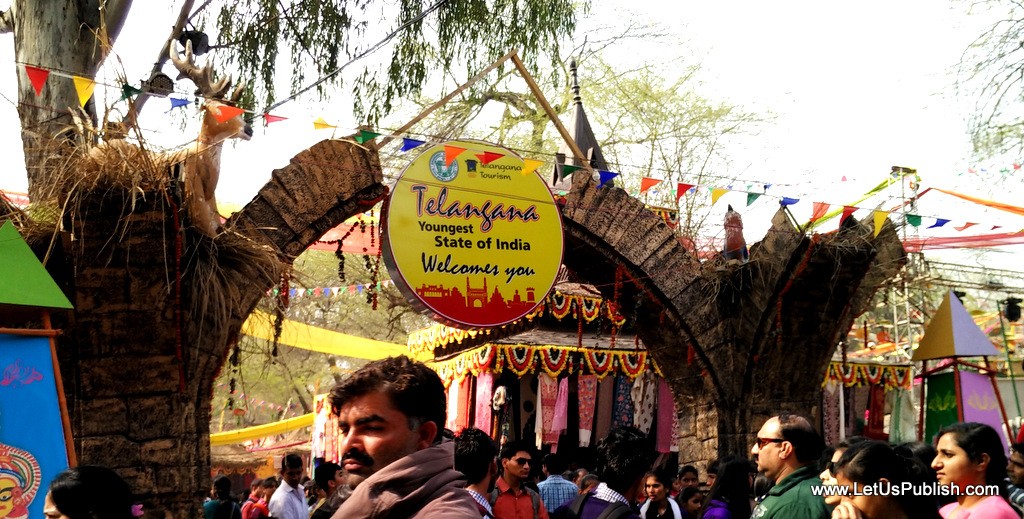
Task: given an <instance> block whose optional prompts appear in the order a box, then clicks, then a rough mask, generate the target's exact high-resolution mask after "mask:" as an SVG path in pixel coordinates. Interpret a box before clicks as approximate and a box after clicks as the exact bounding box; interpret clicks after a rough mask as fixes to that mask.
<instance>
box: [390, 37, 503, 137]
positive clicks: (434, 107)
mask: <svg viewBox="0 0 1024 519" xmlns="http://www.w3.org/2000/svg"><path fill="white" fill-rule="evenodd" d="M515 53H516V51H515V49H512V50H511V51H509V53H508V54H505V55H504V56H502V57H500V58H498V61H495V62H494V63H491V64H490V65H489V66H488V67H487V68H485V69H483V70H481V71H480V73H479V74H477V75H475V76H473V77H471V78H469V80H468V81H466V82H465V83H463V84H462V85H461V86H459V88H456V89H455V90H453V91H452V93H450V94H448V95H446V96H444V97H442V98H441V99H440V100H438V101H437V102H436V103H434V104H432V105H430V106H428V107H426V108H424V109H423V111H422V112H420V113H419V115H417V116H416V117H413V118H412V119H410V120H409V122H407V123H405V125H403V126H402V127H401V128H399V129H397V130H395V132H394V133H392V134H391V135H388V136H387V137H385V138H383V139H381V141H380V146H379V147H380V148H383V147H384V146H386V145H387V144H388V143H390V142H391V141H392V140H394V139H395V136H397V135H401V134H403V133H405V132H407V131H409V128H412V127H413V126H414V125H415V124H416V123H418V122H420V121H422V120H423V119H424V118H425V117H426V116H428V115H430V114H431V113H432V112H433V111H434V110H437V109H438V108H440V107H442V106H444V105H445V104H447V103H448V101H451V100H452V99H453V98H454V97H455V96H457V95H459V94H461V93H462V92H464V91H465V90H466V89H467V88H469V87H471V86H473V85H474V84H475V83H476V82H477V81H480V80H481V79H483V77H484V76H486V75H487V74H489V73H490V72H491V71H492V70H494V69H496V68H498V67H499V66H501V64H502V63H505V62H506V61H508V60H509V58H512V57H513V56H514V55H515Z"/></svg>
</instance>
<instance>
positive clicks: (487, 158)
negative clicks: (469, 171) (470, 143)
mask: <svg viewBox="0 0 1024 519" xmlns="http://www.w3.org/2000/svg"><path fill="white" fill-rule="evenodd" d="M504 156H505V155H504V154H501V153H495V152H493V151H485V152H483V153H477V154H476V158H477V159H478V160H479V161H480V163H481V164H483V165H485V166H486V165H488V164H490V163H492V162H494V161H496V160H498V159H500V158H502V157H504Z"/></svg>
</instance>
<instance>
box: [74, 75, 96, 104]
mask: <svg viewBox="0 0 1024 519" xmlns="http://www.w3.org/2000/svg"><path fill="white" fill-rule="evenodd" d="M71 79H72V80H73V81H74V82H75V92H77V93H78V105H79V106H82V107H84V106H85V102H86V101H88V100H89V98H90V97H92V91H93V90H94V89H95V88H96V82H95V81H93V80H91V79H89V78H87V77H81V76H73V77H72V78H71Z"/></svg>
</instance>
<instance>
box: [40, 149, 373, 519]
mask: <svg viewBox="0 0 1024 519" xmlns="http://www.w3.org/2000/svg"><path fill="white" fill-rule="evenodd" d="M381 181H382V173H381V170H380V164H379V161H378V158H377V153H376V149H375V148H373V147H364V146H359V145H356V144H353V143H350V142H345V141H324V142H321V143H319V144H317V145H315V146H313V147H312V148H310V149H309V150H307V151H304V152H302V153H300V154H299V155H298V156H296V157H295V158H294V159H292V162H291V164H289V165H288V166H286V167H285V168H283V169H280V170H277V171H275V172H274V175H273V178H272V180H271V181H270V182H269V183H268V184H267V185H266V186H265V187H264V188H263V189H262V190H261V191H260V193H259V195H257V197H256V198H255V199H253V201H252V202H250V203H249V204H248V205H247V206H246V207H245V208H244V209H243V210H242V211H241V212H240V213H238V214H237V215H235V216H234V217H233V218H231V219H230V220H229V221H228V223H227V225H226V228H227V231H226V232H224V233H222V234H220V235H218V236H217V238H215V239H213V240H211V239H209V238H206V237H205V236H203V235H201V234H199V233H197V232H194V231H192V230H191V229H190V228H188V227H187V221H185V220H183V218H184V214H185V212H184V211H182V210H181V207H180V204H181V200H180V198H179V197H178V194H179V193H180V192H181V187H180V185H179V184H178V183H176V182H174V181H171V180H169V177H168V178H167V180H166V181H164V182H162V183H159V184H158V185H147V186H145V188H144V189H143V191H144V192H145V193H144V196H140V195H139V194H138V192H137V191H133V190H131V189H125V188H120V187H119V186H112V185H109V184H97V185H96V186H91V187H90V188H89V191H86V192H72V193H70V194H69V200H70V202H71V203H70V204H69V206H70V207H72V210H71V211H70V212H69V214H68V217H67V219H66V225H67V226H68V228H69V230H70V231H71V233H70V234H69V235H68V236H69V237H68V238H67V240H66V243H65V245H64V250H65V251H66V252H65V253H64V256H63V258H62V259H64V260H66V263H65V264H66V265H67V266H69V267H70V271H71V272H74V278H73V286H72V287H71V300H72V302H73V303H74V304H75V311H74V313H73V314H72V315H71V316H70V319H69V320H68V322H67V323H66V324H64V329H65V335H64V338H63V339H62V340H61V342H60V345H59V355H60V361H61V372H62V374H63V375H64V378H65V389H66V393H67V396H68V401H69V407H70V412H71V417H72V430H73V434H74V443H75V447H76V449H77V451H78V453H79V460H80V462H81V463H83V464H99V465H104V466H108V467H111V468H114V469H116V470H117V471H118V472H119V473H120V474H121V475H122V476H124V477H125V478H126V479H127V480H128V482H129V484H130V485H131V487H132V489H133V490H134V491H135V492H136V495H137V497H138V498H139V499H141V500H142V502H144V504H145V509H146V510H147V517H164V513H165V512H166V513H169V514H170V515H169V517H196V516H197V514H199V513H201V512H200V511H199V505H200V502H201V500H202V498H203V497H204V496H206V495H207V494H208V491H209V488H210V446H209V422H210V413H211V398H212V392H213V381H214V378H215V377H216V375H217V373H218V372H219V371H220V369H221V368H222V367H223V365H224V362H225V359H226V358H227V355H228V352H229V350H230V348H231V345H232V344H233V342H234V341H235V340H236V338H237V336H238V333H239V330H240V328H241V323H242V321H243V320H244V319H245V318H246V316H247V315H248V314H249V312H250V311H251V310H252V308H253V307H254V306H255V305H256V303H257V302H258V301H259V299H260V298H261V297H263V296H264V295H265V294H266V292H267V290H268V289H269V288H270V287H271V286H273V285H274V283H275V282H276V281H277V280H278V276H279V272H280V268H281V267H282V266H283V265H284V264H286V263H290V262H291V261H292V260H293V259H294V257H295V256H297V255H298V254H299V253H301V252H302V251H303V250H305V248H306V247H307V246H308V245H309V244H311V243H312V242H313V241H315V240H316V239H317V238H319V237H320V236H321V235H322V234H323V233H324V232H325V231H326V230H328V229H330V228H331V227H333V226H334V225H336V224H338V223H340V222H342V221H344V220H345V219H346V218H348V217H349V216H352V215H354V214H357V213H359V212H361V211H363V210H364V209H365V208H367V207H369V206H372V205H373V204H374V203H376V202H377V201H379V200H380V199H381V198H382V197H383V196H384V194H385V192H386V188H385V187H384V186H383V184H382V183H381ZM72 236H73V239H72V238H71V237H72ZM60 264H61V263H57V265H60ZM57 265H52V267H53V268H51V271H54V270H56V268H55V267H56V266H57Z"/></svg>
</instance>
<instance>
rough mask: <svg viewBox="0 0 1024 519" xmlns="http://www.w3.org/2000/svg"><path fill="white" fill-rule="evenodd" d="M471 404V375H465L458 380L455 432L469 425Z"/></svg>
mask: <svg viewBox="0 0 1024 519" xmlns="http://www.w3.org/2000/svg"><path fill="white" fill-rule="evenodd" d="M472 405H473V377H471V376H469V375H466V377H465V378H463V379H462V381H461V382H459V402H458V406H459V409H458V413H457V414H456V417H455V428H454V429H452V431H455V434H458V433H460V432H462V430H463V429H465V428H466V427H469V410H470V408H471V406H472Z"/></svg>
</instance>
